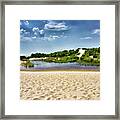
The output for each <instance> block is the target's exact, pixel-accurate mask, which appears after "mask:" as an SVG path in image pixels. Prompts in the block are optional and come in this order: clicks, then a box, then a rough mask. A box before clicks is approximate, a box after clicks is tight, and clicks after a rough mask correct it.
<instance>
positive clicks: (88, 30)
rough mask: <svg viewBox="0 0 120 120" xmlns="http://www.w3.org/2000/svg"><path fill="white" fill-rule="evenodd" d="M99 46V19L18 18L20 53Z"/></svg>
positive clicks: (27, 53) (49, 51)
mask: <svg viewBox="0 0 120 120" xmlns="http://www.w3.org/2000/svg"><path fill="white" fill-rule="evenodd" d="M99 46H100V21H99V20H20V54H21V55H30V54H31V53H36V52H40V53H51V52H55V51H62V50H65V49H66V50H69V49H76V48H92V47H99Z"/></svg>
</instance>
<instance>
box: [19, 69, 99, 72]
mask: <svg viewBox="0 0 120 120" xmlns="http://www.w3.org/2000/svg"><path fill="white" fill-rule="evenodd" d="M77 71H78V72H100V70H78V69H75V70H74V69H71V70H62V69H61V70H20V72H77Z"/></svg>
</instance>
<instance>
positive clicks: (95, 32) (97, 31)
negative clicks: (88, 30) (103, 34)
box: [92, 29, 100, 34]
mask: <svg viewBox="0 0 120 120" xmlns="http://www.w3.org/2000/svg"><path fill="white" fill-rule="evenodd" d="M99 33H100V29H95V30H94V31H93V32H92V34H99Z"/></svg>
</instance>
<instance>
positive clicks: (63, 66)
mask: <svg viewBox="0 0 120 120" xmlns="http://www.w3.org/2000/svg"><path fill="white" fill-rule="evenodd" d="M31 62H32V63H33V64H34V67H29V68H26V67H24V66H21V67H20V69H21V70H74V69H78V70H98V71H99V67H98V66H85V65H80V64H79V63H76V62H73V63H54V62H52V63H49V62H43V61H31Z"/></svg>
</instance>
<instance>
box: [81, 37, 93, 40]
mask: <svg viewBox="0 0 120 120" xmlns="http://www.w3.org/2000/svg"><path fill="white" fill-rule="evenodd" d="M80 39H81V40H90V39H92V37H82V38H80Z"/></svg>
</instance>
